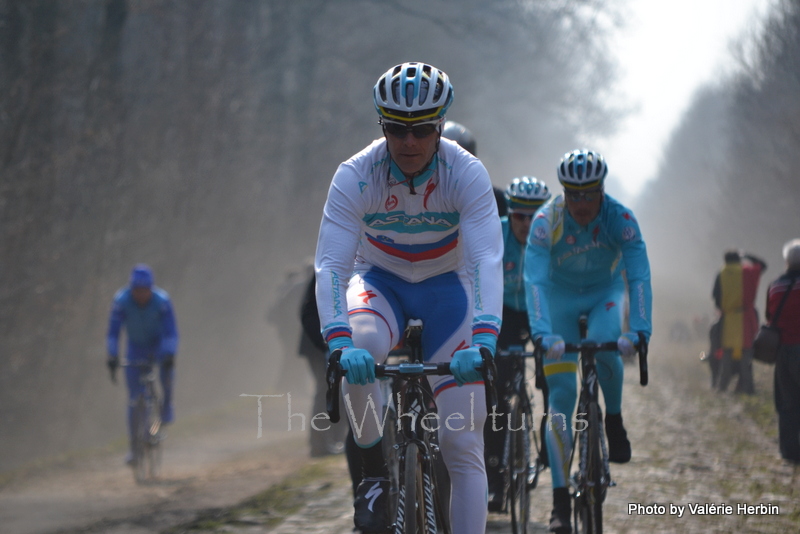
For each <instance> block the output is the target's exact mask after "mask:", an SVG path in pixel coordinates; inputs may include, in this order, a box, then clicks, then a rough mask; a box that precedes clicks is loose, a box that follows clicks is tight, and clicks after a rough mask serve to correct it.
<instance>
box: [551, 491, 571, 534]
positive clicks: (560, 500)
mask: <svg viewBox="0 0 800 534" xmlns="http://www.w3.org/2000/svg"><path fill="white" fill-rule="evenodd" d="M571 518H572V497H570V495H569V490H568V489H567V488H553V512H552V513H551V514H550V529H549V530H550V532H555V533H556V534H572V524H571Z"/></svg>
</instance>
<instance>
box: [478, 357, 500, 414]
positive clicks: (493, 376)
mask: <svg viewBox="0 0 800 534" xmlns="http://www.w3.org/2000/svg"><path fill="white" fill-rule="evenodd" d="M480 353H481V358H482V359H483V364H481V374H482V375H483V382H484V387H485V388H486V413H492V411H493V408H494V407H495V406H497V389H496V383H497V367H495V364H494V358H493V357H492V353H491V351H490V350H489V349H487V348H486V347H481V348H480Z"/></svg>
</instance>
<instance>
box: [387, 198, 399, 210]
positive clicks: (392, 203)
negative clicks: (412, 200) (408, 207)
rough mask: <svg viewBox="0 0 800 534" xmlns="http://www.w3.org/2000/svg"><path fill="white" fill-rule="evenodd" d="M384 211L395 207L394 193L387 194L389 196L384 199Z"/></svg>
mask: <svg viewBox="0 0 800 534" xmlns="http://www.w3.org/2000/svg"><path fill="white" fill-rule="evenodd" d="M385 206H386V211H392V210H393V209H395V208H396V207H397V197H396V196H394V195H389V198H387V199H386V204H385Z"/></svg>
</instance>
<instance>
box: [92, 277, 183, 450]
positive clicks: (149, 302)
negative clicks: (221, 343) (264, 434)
mask: <svg viewBox="0 0 800 534" xmlns="http://www.w3.org/2000/svg"><path fill="white" fill-rule="evenodd" d="M123 326H124V327H125V331H126V334H127V339H128V347H127V352H126V361H127V363H128V366H127V367H125V382H126V384H127V386H128V400H129V402H128V434H129V438H130V444H131V446H132V444H133V410H134V406H135V402H136V399H138V398H139V396H140V395H141V394H143V393H144V385H143V384H142V381H141V376H142V374H143V373H146V372H147V371H146V369H143V368H141V367H137V365H140V364H148V363H153V364H157V365H159V366H160V379H161V388H162V391H163V395H164V401H163V405H162V409H161V420H162V423H164V424H168V423H171V422H172V421H173V419H174V411H173V407H172V386H173V384H174V380H175V354H176V353H177V352H178V329H177V326H176V324H175V314H174V312H173V310H172V302H171V301H170V298H169V295H168V294H167V292H166V291H164V290H163V289H161V288H159V287H156V286H155V285H154V283H153V272H152V270H151V269H150V267H148V266H147V265H144V264H138V265H136V266H134V268H133V270H132V271H131V277H130V283H129V284H128V286H127V287H123V288H121V289H120V290H119V291H118V292H117V293H116V295H114V302H113V305H112V307H111V315H110V317H109V321H108V334H107V336H106V345H107V352H108V360H107V362H106V363H107V365H108V369H109V371H110V373H111V380H112V382H115V383H116V381H117V367H119V336H120V332H121V331H122V328H123ZM125 461H126V463H130V462H132V461H133V453H132V449H131V450H129V451H128V455H127V456H126V458H125Z"/></svg>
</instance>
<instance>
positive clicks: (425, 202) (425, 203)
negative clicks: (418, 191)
mask: <svg viewBox="0 0 800 534" xmlns="http://www.w3.org/2000/svg"><path fill="white" fill-rule="evenodd" d="M434 189H436V182H433V181H430V182H428V187H426V188H425V195H424V198H423V200H422V207H423V208H425V209H428V197H429V196H431V193H433V190H434Z"/></svg>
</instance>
